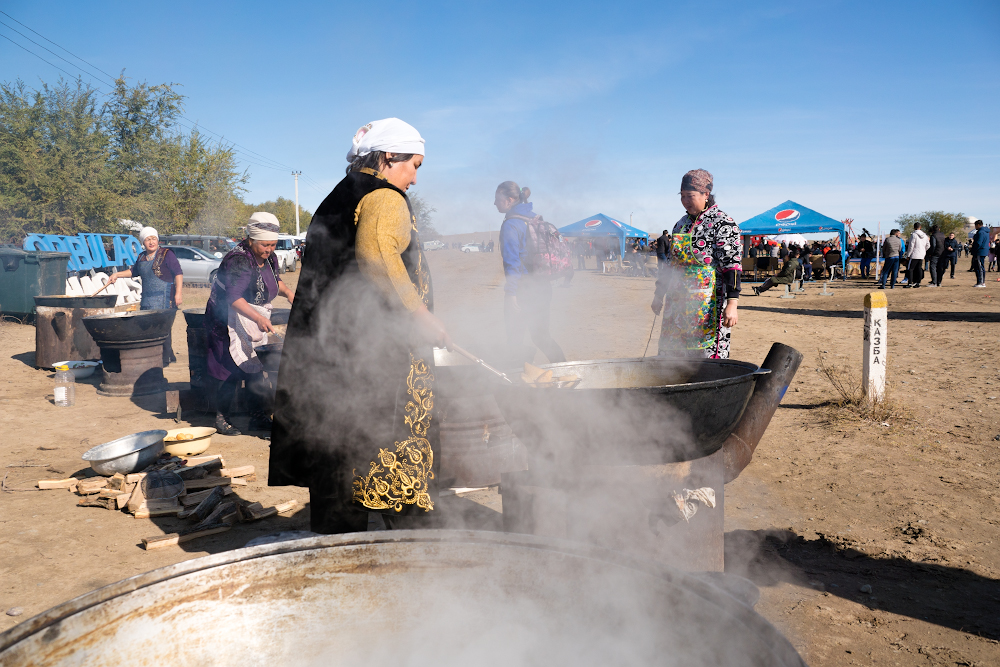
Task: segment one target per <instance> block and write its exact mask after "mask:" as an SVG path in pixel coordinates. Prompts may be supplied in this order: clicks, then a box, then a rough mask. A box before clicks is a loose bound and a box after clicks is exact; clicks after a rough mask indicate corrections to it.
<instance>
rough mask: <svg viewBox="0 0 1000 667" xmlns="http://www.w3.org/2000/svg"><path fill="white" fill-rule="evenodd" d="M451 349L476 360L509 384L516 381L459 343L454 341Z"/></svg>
mask: <svg viewBox="0 0 1000 667" xmlns="http://www.w3.org/2000/svg"><path fill="white" fill-rule="evenodd" d="M451 349H452V350H454V351H455V352H458V353H459V354H460V355H462V356H463V357H465V358H466V359H469V360H470V361H474V362H475V363H477V364H479V365H480V366H482V367H483V368H485V369H486V370H488V371H489V372H490V373H493V374H494V375H496V376H497V377H499V378H500V379H502V380H503V381H504V382H506V383H507V384H514V382H513V381H512V380H511V379H510V378H509V377H507V374H506V373H502V372H500V371H498V370H497V369H495V368H493V367H492V366H490V365H489V364H488V363H486V362H485V361H483V360H482V359H480V358H479V357H477V356H476V355H474V354H472V353H471V352H469V351H468V350H463V349H462V348H460V347H459V346H458V345H455V344H454V343H452V345H451Z"/></svg>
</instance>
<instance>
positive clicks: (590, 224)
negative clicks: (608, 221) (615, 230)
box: [583, 220, 601, 227]
mask: <svg viewBox="0 0 1000 667" xmlns="http://www.w3.org/2000/svg"><path fill="white" fill-rule="evenodd" d="M583 226H584V227H600V226H601V221H600V220H588V221H587V222H585V223H584V225H583Z"/></svg>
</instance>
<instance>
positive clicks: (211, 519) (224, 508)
mask: <svg viewBox="0 0 1000 667" xmlns="http://www.w3.org/2000/svg"><path fill="white" fill-rule="evenodd" d="M235 513H236V503H234V502H233V501H231V500H230V501H227V502H224V503H222V504H220V505H219V506H218V507H216V508H215V509H214V510H212V513H211V514H209V515H208V516H207V517H205V520H204V521H202V522H201V523H199V524H198V525H197V526H195V529H196V530H197V529H199V528H205V527H208V526H212V525H215V524H218V523H222V517H224V516H228V515H229V514H235Z"/></svg>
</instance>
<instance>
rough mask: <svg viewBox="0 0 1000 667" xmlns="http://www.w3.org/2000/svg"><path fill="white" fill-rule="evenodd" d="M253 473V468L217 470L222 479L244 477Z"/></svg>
mask: <svg viewBox="0 0 1000 667" xmlns="http://www.w3.org/2000/svg"><path fill="white" fill-rule="evenodd" d="M253 473H254V467H253V466H239V467H238V468H222V469H221V470H219V474H220V475H222V476H223V477H246V476H247V475H252V474H253Z"/></svg>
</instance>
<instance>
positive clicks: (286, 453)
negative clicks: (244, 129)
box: [268, 118, 450, 533]
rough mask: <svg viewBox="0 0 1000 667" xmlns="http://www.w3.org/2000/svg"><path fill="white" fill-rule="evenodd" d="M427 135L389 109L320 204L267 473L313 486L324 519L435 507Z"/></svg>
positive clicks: (440, 338)
mask: <svg viewBox="0 0 1000 667" xmlns="http://www.w3.org/2000/svg"><path fill="white" fill-rule="evenodd" d="M423 152H424V151H423V139H421V138H420V135H419V133H417V131H416V130H415V129H413V128H412V127H410V126H409V125H407V124H406V123H403V122H402V121H400V120H398V119H395V118H391V119H386V120H382V121H376V122H374V123H370V124H369V125H366V126H365V127H362V128H361V129H360V130H358V133H357V134H356V135H355V138H354V145H353V148H352V149H351V152H350V153H349V154H348V160H350V161H351V166H350V167H349V168H348V171H347V176H346V177H345V178H344V180H342V181H341V182H340V183H339V184H338V185H337V187H336V188H334V190H333V192H331V193H330V194H329V195H328V196H327V198H326V199H325V200H324V201H323V203H322V204H321V205H320V207H319V208H318V209H317V210H316V213H315V214H314V215H313V219H312V222H311V223H310V226H309V231H308V234H307V237H306V243H307V245H308V247H309V253H308V255H307V257H306V259H305V260H304V261H303V264H302V272H301V274H300V276H299V283H298V287H297V289H296V293H295V303H294V304H293V306H292V310H291V313H290V315H289V320H288V329H287V335H286V338H285V344H284V349H283V351H282V359H281V370H280V372H279V376H278V389H277V394H276V397H275V411H274V427H273V430H272V436H271V460H270V473H269V478H268V483H269V484H270V485H271V486H281V485H296V486H308V487H309V493H310V510H311V520H312V529H313V530H314V531H315V532H319V533H341V532H352V531H361V530H366V528H367V525H368V513H369V512H379V513H382V514H383V515H385V517H386V518H389V519H390V521H389V523H390V525H391V521H392V518H395V517H401V516H404V515H416V516H427V515H428V514H429V513H430V512H432V511H433V510H434V488H433V480H434V477H435V470H436V468H437V461H436V453H437V446H436V424H433V419H432V418H433V410H434V375H433V369H432V363H433V356H432V350H431V346H432V345H433V344H438V345H447V344H448V343H449V342H450V341H449V340H448V336H447V333H446V332H445V329H444V326H443V325H442V324H441V322H440V321H439V320H438V319H437V318H436V317H435V316H434V315H433V314H432V313H431V309H432V308H433V298H432V292H431V279H430V273H429V272H428V270H427V264H426V260H425V258H424V255H423V253H422V251H421V248H420V242H419V239H418V238H417V231H416V221H415V218H414V217H413V212H412V210H411V208H410V203H409V200H408V199H407V197H406V189H407V188H408V187H409V186H410V185H411V184H412V183H415V182H416V170H417V169H418V168H419V167H420V164H421V163H422V162H423Z"/></svg>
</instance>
